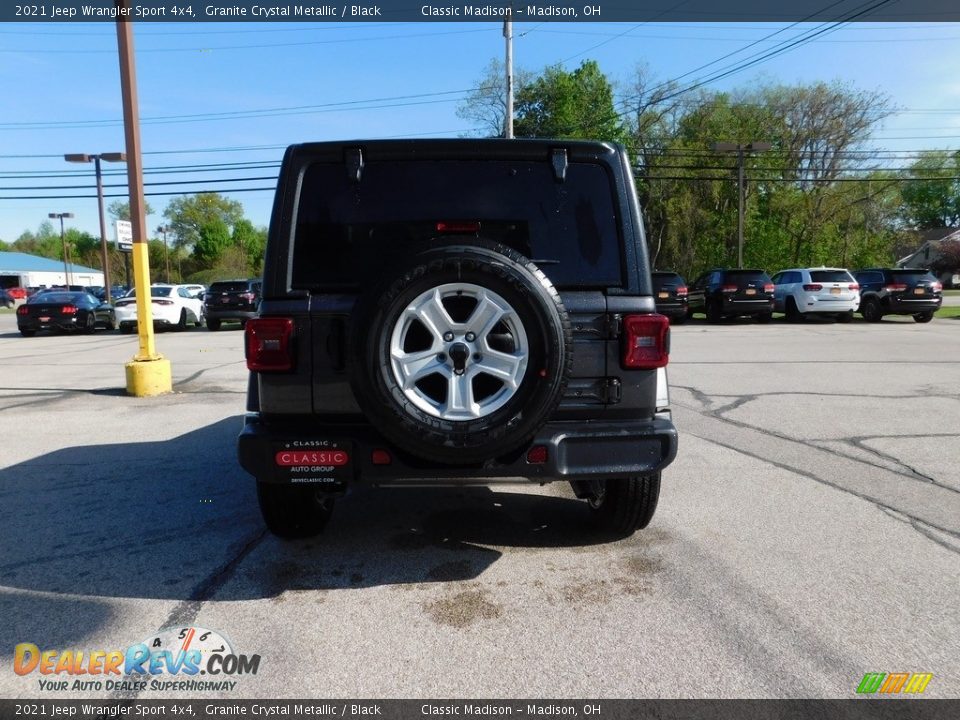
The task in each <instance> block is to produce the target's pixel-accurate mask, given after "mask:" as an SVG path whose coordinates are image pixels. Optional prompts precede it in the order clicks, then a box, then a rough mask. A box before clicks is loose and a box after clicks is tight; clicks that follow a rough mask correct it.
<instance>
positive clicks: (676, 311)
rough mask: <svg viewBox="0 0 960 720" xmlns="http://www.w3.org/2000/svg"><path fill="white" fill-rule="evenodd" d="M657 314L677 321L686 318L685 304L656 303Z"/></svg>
mask: <svg viewBox="0 0 960 720" xmlns="http://www.w3.org/2000/svg"><path fill="white" fill-rule="evenodd" d="M656 307H657V312H658V313H660V314H661V315H666V316H667V317H668V318H671V319H677V318H685V317H687V312H688V311H687V303H686V302H682V303H681V302H675V301H674V302H658V303H657V304H656Z"/></svg>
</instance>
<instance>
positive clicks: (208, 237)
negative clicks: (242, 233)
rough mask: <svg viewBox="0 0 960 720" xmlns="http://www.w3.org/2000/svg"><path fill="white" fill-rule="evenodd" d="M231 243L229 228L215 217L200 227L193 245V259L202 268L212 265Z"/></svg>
mask: <svg viewBox="0 0 960 720" xmlns="http://www.w3.org/2000/svg"><path fill="white" fill-rule="evenodd" d="M232 244H233V241H232V239H231V237H230V228H229V227H227V223H226V222H224V221H223V219H221V218H219V217H215V218H213V219H211V220H209V221H208V222H205V223H203V224H202V225H200V227H199V230H198V237H197V240H196V242H195V243H194V244H193V257H194V258H196V260H197V261H198V262H199V263H200V264H201V265H203V266H206V267H210V266H211V265H214V264H215V263H216V262H217V261H218V260H219V259H220V256H221V255H222V254H223V252H224V250H226V249H227V248H228V247H230V246H231V245H232Z"/></svg>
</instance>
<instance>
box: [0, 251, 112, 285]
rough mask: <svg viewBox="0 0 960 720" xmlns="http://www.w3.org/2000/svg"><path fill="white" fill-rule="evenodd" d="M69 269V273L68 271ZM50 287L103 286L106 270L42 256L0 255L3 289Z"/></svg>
mask: <svg viewBox="0 0 960 720" xmlns="http://www.w3.org/2000/svg"><path fill="white" fill-rule="evenodd" d="M65 270H66V271H65ZM51 285H89V286H94V287H96V286H102V285H103V271H102V270H95V269H93V268H88V267H84V266H83V265H74V264H72V263H67V265H66V268H64V264H63V261H62V260H51V259H50V258H45V257H40V256H39V255H28V254H26V253H18V252H0V287H2V288H13V287H24V288H26V287H50V286H51Z"/></svg>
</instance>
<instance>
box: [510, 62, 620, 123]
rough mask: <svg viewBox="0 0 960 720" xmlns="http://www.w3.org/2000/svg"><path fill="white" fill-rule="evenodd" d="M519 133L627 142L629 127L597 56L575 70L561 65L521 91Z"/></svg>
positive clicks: (547, 70) (518, 106)
mask: <svg viewBox="0 0 960 720" xmlns="http://www.w3.org/2000/svg"><path fill="white" fill-rule="evenodd" d="M516 114H517V119H516V122H515V123H514V134H515V135H516V136H517V137H555V138H585V139H596V140H612V141H617V142H625V141H626V140H627V137H628V135H627V130H626V127H625V126H624V124H623V122H622V121H621V118H620V116H619V115H618V114H617V111H616V109H615V108H614V105H613V86H612V85H611V84H610V81H609V80H607V77H606V76H605V75H604V74H603V73H602V72H601V71H600V66H599V65H597V63H596V62H595V61H593V60H587V61H585V62H584V63H583V64H581V65H580V67H579V68H577V69H576V70H574V71H573V72H567V71H566V70H564V69H563V68H562V67H560V66H559V65H554V66H552V67H548V68H547V69H546V70H544V72H543V74H542V75H541V76H540V77H538V78H536V79H535V80H534V81H533V82H531V83H530V84H529V85H526V86H525V87H524V88H523V89H521V90H520V91H519V92H518V93H517V102H516Z"/></svg>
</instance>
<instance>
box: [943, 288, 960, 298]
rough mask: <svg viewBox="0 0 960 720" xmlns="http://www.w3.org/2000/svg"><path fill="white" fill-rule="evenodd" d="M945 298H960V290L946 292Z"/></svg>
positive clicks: (944, 293)
mask: <svg viewBox="0 0 960 720" xmlns="http://www.w3.org/2000/svg"><path fill="white" fill-rule="evenodd" d="M943 295H944V297H960V290H944V291H943Z"/></svg>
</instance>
